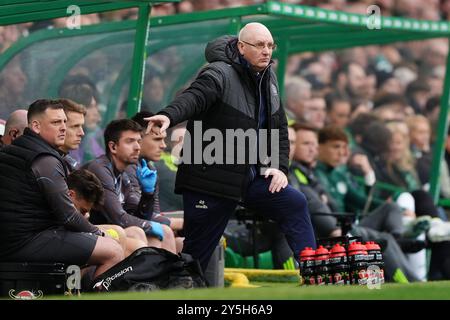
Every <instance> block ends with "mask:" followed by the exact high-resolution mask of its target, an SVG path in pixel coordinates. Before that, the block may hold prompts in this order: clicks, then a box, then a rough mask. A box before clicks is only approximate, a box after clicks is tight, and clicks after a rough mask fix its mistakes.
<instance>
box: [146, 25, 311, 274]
mask: <svg viewBox="0 0 450 320" xmlns="http://www.w3.org/2000/svg"><path fill="white" fill-rule="evenodd" d="M275 47H276V46H275V44H274V41H273V38H272V35H271V33H270V31H269V30H268V29H267V28H266V27H265V26H264V25H262V24H260V23H249V24H247V25H246V26H244V27H243V28H242V30H241V31H240V33H239V37H233V36H223V37H220V38H218V39H216V40H214V41H212V42H210V43H209V44H208V45H207V47H206V51H205V55H206V59H207V61H208V62H209V64H208V65H207V66H206V67H204V68H203V69H202V70H201V71H200V73H199V75H198V76H197V78H196V79H195V80H194V82H193V83H192V84H191V85H190V87H189V88H187V89H186V90H185V91H184V92H182V93H181V94H180V95H179V96H178V97H177V98H176V99H175V100H174V101H172V102H171V103H170V105H169V106H167V107H166V108H164V109H163V110H162V111H160V112H159V113H158V114H157V115H156V116H153V117H150V118H147V120H149V123H148V127H147V130H148V131H150V130H156V131H158V130H160V131H162V132H163V131H165V130H166V129H167V128H168V127H169V126H175V125H176V124H178V123H180V122H182V121H185V120H189V121H188V124H187V132H188V133H189V135H190V139H185V143H184V146H183V163H181V164H180V166H179V169H178V172H177V178H176V184H175V192H176V193H182V194H183V204H184V232H185V236H186V238H185V241H184V248H183V251H184V252H186V253H189V254H191V255H192V256H193V257H194V258H196V259H199V261H200V264H201V266H202V268H203V269H204V270H205V269H206V267H207V265H208V262H209V259H210V257H211V255H212V253H213V251H214V249H215V247H216V246H217V244H218V242H219V240H220V237H221V235H222V233H223V231H224V229H225V227H226V225H227V222H228V219H229V218H230V215H231V214H232V213H233V211H234V209H235V208H236V206H237V205H238V204H242V205H244V206H245V207H247V208H249V209H252V210H256V211H257V212H258V213H259V214H263V215H264V216H266V217H268V218H270V219H272V220H274V221H276V222H277V223H278V224H279V225H280V227H281V230H282V231H283V233H284V234H285V235H286V238H287V240H288V243H289V246H290V248H291V249H292V250H293V252H294V256H298V253H299V252H300V250H302V249H303V248H304V247H305V246H311V247H315V237H314V231H313V229H312V225H311V220H310V216H309V213H308V208H307V205H306V199H305V197H304V195H303V194H302V193H301V192H299V191H297V190H295V189H293V188H292V187H290V186H289V185H288V181H287V176H286V174H287V172H288V153H289V141H288V134H287V121H286V115H285V112H284V110H283V107H282V105H281V101H280V97H279V91H278V83H277V79H276V76H275V73H274V72H273V70H272V63H273V61H272V60H271V57H272V52H273V50H274V49H275ZM195 120H201V123H200V124H201V126H199V122H197V121H195ZM158 127H160V128H158ZM194 128H195V129H194ZM207 129H217V130H218V131H220V132H222V133H225V132H226V131H227V129H232V130H233V129H234V130H235V132H238V131H239V130H240V131H246V132H247V130H249V129H250V131H251V130H254V131H255V132H257V133H261V132H263V129H266V130H267V131H266V132H267V136H266V138H265V137H262V135H261V137H262V138H260V139H259V140H260V141H259V142H268V141H270V143H268V144H269V146H268V147H267V150H269V153H270V154H271V158H272V161H271V163H270V166H269V163H267V161H265V159H267V158H266V157H260V159H258V161H255V163H252V162H250V161H249V157H250V156H252V155H253V154H255V153H256V149H255V148H254V145H250V144H247V145H245V147H242V145H243V144H242V143H235V141H234V140H232V141H228V140H227V141H225V144H226V146H224V148H223V151H224V154H223V159H226V160H223V161H220V160H219V161H215V162H212V163H211V162H210V161H207V160H206V159H204V157H202V159H201V160H200V161H199V163H196V161H195V160H196V159H195V158H196V157H198V155H199V154H204V153H205V151H207V148H208V145H206V144H205V143H200V145H201V146H202V147H201V149H199V150H196V149H194V148H192V147H193V146H194V147H195V145H196V144H197V145H198V142H197V141H198V140H199V139H200V141H202V137H203V134H204V133H205V132H206V131H207ZM217 130H216V132H217ZM236 130H238V131H236ZM277 133H278V139H273V138H274V137H276V134H277ZM257 137H258V135H257ZM188 140H190V141H188ZM249 140H251V139H249ZM196 142H197V143H196ZM260 145H261V144H260ZM266 146H267V145H266ZM189 147H191V148H190V150H188V148H189ZM209 148H211V146H209ZM230 148H231V149H232V150H233V151H234V152H233V153H231V152H230V151H229V150H230ZM240 148H243V149H244V153H245V161H244V162H243V164H240V163H239V162H237V161H236V154H237V153H236V151H242V149H240ZM252 150H253V151H252ZM188 151H190V152H188ZM189 153H190V154H191V155H192V158H194V161H191V160H192V159H188V160H189V161H186V160H187V158H188V157H187V154H189ZM217 153H220V152H216V155H217ZM274 155H278V157H276V156H274ZM230 159H231V160H233V163H232V164H230ZM261 159H264V160H261ZM277 162H278V163H279V166H277V165H275V163H277ZM191 163H193V164H191ZM263 163H264V164H263Z"/></svg>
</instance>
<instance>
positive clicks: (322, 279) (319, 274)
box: [315, 246, 333, 286]
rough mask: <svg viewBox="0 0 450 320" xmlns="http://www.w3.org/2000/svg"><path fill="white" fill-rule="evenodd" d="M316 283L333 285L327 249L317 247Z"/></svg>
mask: <svg viewBox="0 0 450 320" xmlns="http://www.w3.org/2000/svg"><path fill="white" fill-rule="evenodd" d="M315 265H316V270H315V271H316V283H317V284H318V285H319V286H321V285H329V284H333V280H332V279H331V273H330V254H329V252H328V249H327V248H324V247H323V246H319V247H318V248H317V249H316V259H315Z"/></svg>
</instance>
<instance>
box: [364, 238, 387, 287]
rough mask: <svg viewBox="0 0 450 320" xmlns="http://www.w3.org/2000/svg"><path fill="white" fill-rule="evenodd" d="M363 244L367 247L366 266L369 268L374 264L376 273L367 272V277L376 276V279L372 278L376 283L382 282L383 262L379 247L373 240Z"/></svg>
mask: <svg viewBox="0 0 450 320" xmlns="http://www.w3.org/2000/svg"><path fill="white" fill-rule="evenodd" d="M365 246H366V248H367V267H368V268H370V266H375V267H376V271H377V274H374V275H370V274H368V277H376V278H377V279H374V281H376V282H377V283H381V284H383V283H384V262H383V256H382V254H381V248H380V246H379V245H378V243H376V242H374V241H368V242H366V243H365Z"/></svg>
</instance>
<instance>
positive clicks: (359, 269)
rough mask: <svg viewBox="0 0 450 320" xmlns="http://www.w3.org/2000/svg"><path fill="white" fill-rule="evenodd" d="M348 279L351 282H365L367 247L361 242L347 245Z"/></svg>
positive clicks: (361, 283)
mask: <svg viewBox="0 0 450 320" xmlns="http://www.w3.org/2000/svg"><path fill="white" fill-rule="evenodd" d="M348 259H349V264H350V281H351V283H352V284H359V285H366V284H367V249H366V247H365V246H364V245H363V244H361V242H352V243H351V244H350V245H349V246H348Z"/></svg>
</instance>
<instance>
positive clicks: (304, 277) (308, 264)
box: [300, 247, 316, 285]
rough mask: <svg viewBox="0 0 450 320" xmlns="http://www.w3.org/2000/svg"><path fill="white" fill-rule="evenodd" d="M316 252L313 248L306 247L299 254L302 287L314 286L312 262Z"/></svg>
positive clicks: (313, 265)
mask: <svg viewBox="0 0 450 320" xmlns="http://www.w3.org/2000/svg"><path fill="white" fill-rule="evenodd" d="M315 255H316V251H315V250H314V249H313V248H310V247H306V248H305V249H303V250H302V252H301V253H300V276H301V281H302V282H301V284H302V285H315V284H316V278H315V272H314V267H315V264H314V260H315Z"/></svg>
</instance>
